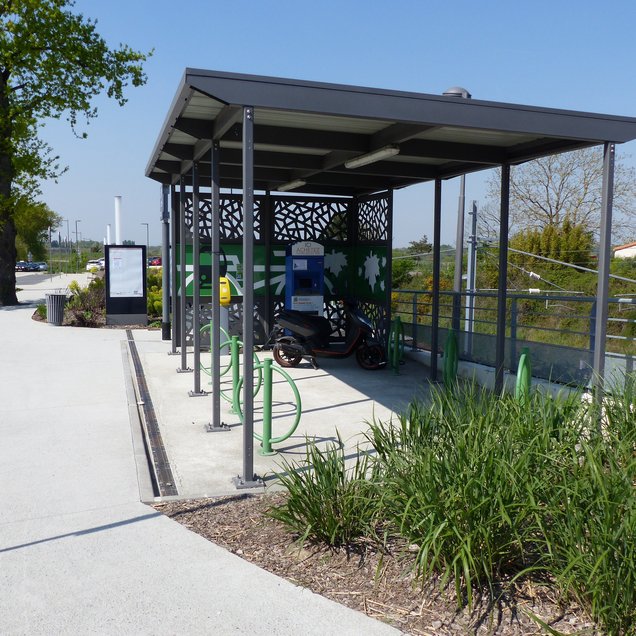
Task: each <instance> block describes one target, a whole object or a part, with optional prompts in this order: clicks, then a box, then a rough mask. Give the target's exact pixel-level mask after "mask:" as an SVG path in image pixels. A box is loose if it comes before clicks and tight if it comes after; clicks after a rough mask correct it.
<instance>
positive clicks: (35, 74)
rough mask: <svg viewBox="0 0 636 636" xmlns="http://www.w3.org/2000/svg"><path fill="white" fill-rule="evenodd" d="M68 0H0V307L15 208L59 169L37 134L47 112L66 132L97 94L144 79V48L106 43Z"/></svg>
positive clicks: (10, 292)
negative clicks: (64, 124) (61, 121)
mask: <svg viewBox="0 0 636 636" xmlns="http://www.w3.org/2000/svg"><path fill="white" fill-rule="evenodd" d="M73 5H74V3H73V1H72V0H0V305H3V304H5V305H7V304H15V303H17V298H16V295H15V273H14V267H13V265H14V263H15V258H16V247H15V239H16V228H15V213H16V210H17V208H18V202H19V201H20V200H21V199H23V198H24V197H26V198H28V199H30V200H33V198H34V196H36V195H37V194H38V193H39V190H38V183H39V180H40V179H42V178H53V177H56V176H58V175H59V174H60V173H62V172H63V171H64V168H63V167H62V166H61V164H60V163H59V158H58V157H57V156H56V155H55V154H54V153H53V151H52V149H51V148H50V147H49V146H48V145H47V144H46V143H45V142H43V141H42V140H41V139H39V137H38V128H39V126H40V125H41V122H42V121H43V120H44V119H47V118H55V119H57V118H61V117H62V116H66V118H67V120H68V122H69V124H70V126H71V128H72V129H73V131H74V133H75V134H76V135H78V136H80V137H85V136H86V133H85V132H84V131H82V130H81V129H80V128H81V126H82V125H83V124H87V123H88V122H89V121H90V120H91V119H92V118H94V117H96V116H97V109H96V107H95V106H94V99H95V97H97V96H98V95H99V94H101V93H103V92H105V93H106V94H107V96H108V97H110V98H112V99H114V100H115V101H116V102H117V103H118V104H119V105H120V106H123V105H124V104H125V102H126V99H125V97H124V92H125V89H126V88H127V87H128V86H129V85H132V86H141V85H143V84H144V83H145V81H146V76H145V74H144V72H143V68H142V65H143V62H144V61H145V60H146V58H147V54H144V53H140V52H137V51H134V50H132V49H131V48H130V47H128V46H127V45H120V46H119V47H118V48H114V49H111V48H109V47H108V45H107V43H106V42H105V40H104V39H103V38H102V37H101V36H100V35H99V34H98V33H97V28H96V21H94V20H91V19H89V18H85V17H84V16H83V15H81V14H77V13H74V12H73V11H72V8H73Z"/></svg>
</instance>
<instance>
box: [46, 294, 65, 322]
mask: <svg viewBox="0 0 636 636" xmlns="http://www.w3.org/2000/svg"><path fill="white" fill-rule="evenodd" d="M45 296H46V320H47V322H48V323H49V324H50V325H58V326H59V325H61V324H62V322H63V321H64V305H65V304H66V294H65V293H62V292H60V293H56V294H45Z"/></svg>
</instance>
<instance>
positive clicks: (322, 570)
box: [155, 493, 599, 636]
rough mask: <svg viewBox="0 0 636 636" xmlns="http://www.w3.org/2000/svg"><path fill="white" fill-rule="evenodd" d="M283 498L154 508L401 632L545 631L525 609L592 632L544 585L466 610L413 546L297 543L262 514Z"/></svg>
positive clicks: (557, 626) (569, 628)
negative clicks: (421, 575)
mask: <svg viewBox="0 0 636 636" xmlns="http://www.w3.org/2000/svg"><path fill="white" fill-rule="evenodd" d="M285 496H286V495H285V494H284V493H274V494H265V495H238V496H232V497H221V498H215V499H200V500H191V501H177V502H168V503H160V504H156V505H155V508H156V509H157V510H159V511H160V512H162V513H163V514H165V515H167V516H168V517H170V518H172V519H174V520H175V521H178V522H179V523H181V524H183V525H184V526H186V527H187V528H189V529H190V530H192V531H193V532H196V533H197V534H199V535H201V536H203V537H205V538H206V539H208V540H210V541H213V542H214V543H217V544H218V545H220V546H222V547H224V548H226V549H228V550H230V551H231V552H233V553H234V554H237V555H238V556H240V557H241V558H243V559H246V560H247V561H250V562H252V563H254V564H256V565H258V566H259V567H262V568H264V569H265V570H268V571H270V572H273V573H274V574H277V575H278V576H281V577H283V578H285V579H288V580H289V581H291V582H293V583H295V584H296V585H300V586H303V587H307V588H309V589H311V590H312V591H314V592H316V593H318V594H321V595H323V596H325V597H327V598H330V599H332V600H334V601H337V602H338V603H342V604H343V605H346V606H348V607H351V608H353V609H355V610H358V611H362V612H364V613H366V614H368V615H369V616H372V617H374V618H377V619H379V620H382V621H384V622H386V623H389V624H391V625H393V626H395V627H396V628H398V629H400V630H402V631H403V632H404V633H407V634H415V635H436V636H445V635H457V634H475V635H480V636H481V635H485V634H497V635H501V636H512V635H515V636H519V635H523V636H528V635H530V634H545V633H549V632H548V631H546V630H545V629H543V628H542V627H540V626H539V625H538V624H537V623H536V622H535V621H533V620H532V619H531V618H530V617H529V615H528V612H531V613H533V614H534V615H536V616H538V617H540V618H541V620H543V621H544V622H545V623H547V624H548V625H550V627H551V628H552V629H553V630H557V631H558V632H561V633H563V634H574V633H577V634H581V633H584V634H588V635H590V634H598V633H599V632H596V631H594V629H593V624H592V623H591V622H590V621H589V620H588V619H587V617H586V616H585V615H584V614H583V612H582V611H581V610H580V609H579V608H577V607H576V606H573V605H572V606H568V607H563V606H562V605H560V604H559V602H558V600H557V597H556V592H555V590H554V589H553V587H551V586H550V585H549V584H543V585H542V584H538V583H535V582H527V581H526V582H524V583H521V584H519V585H517V586H515V587H514V589H509V590H507V591H506V592H503V593H502V594H501V598H500V599H499V600H498V601H497V602H494V603H493V602H490V601H489V596H488V595H486V594H484V595H483V596H482V597H481V598H480V599H478V601H477V602H476V603H475V606H474V607H473V609H472V611H469V610H468V609H467V608H465V607H464V608H463V609H458V604H457V600H456V597H455V596H454V587H453V588H452V589H448V590H446V591H444V592H441V591H440V589H439V585H436V583H435V581H430V582H427V583H426V584H425V585H422V583H421V582H419V581H417V580H415V579H414V577H413V576H412V574H411V566H412V563H413V559H414V551H413V550H409V546H408V545H406V544H403V543H399V542H397V543H394V544H393V545H391V546H389V552H388V553H384V554H381V553H379V552H378V551H377V550H376V549H375V548H374V546H372V545H365V544H362V545H359V546H355V547H353V548H351V549H349V550H348V551H347V550H345V549H342V550H332V549H329V548H326V547H325V546H316V545H310V544H307V543H306V544H304V545H299V544H298V542H297V541H296V540H295V537H293V536H292V535H291V534H290V533H289V532H288V531H287V529H286V528H285V527H284V526H283V525H282V524H280V523H279V522H277V521H275V520H273V519H271V518H270V517H268V516H267V514H266V511H267V509H268V508H269V507H270V506H272V505H274V504H276V503H280V502H281V501H282V500H283V498H284V497H285Z"/></svg>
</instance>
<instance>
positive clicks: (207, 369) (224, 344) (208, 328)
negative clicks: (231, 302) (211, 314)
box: [199, 321, 231, 376]
mask: <svg viewBox="0 0 636 636" xmlns="http://www.w3.org/2000/svg"><path fill="white" fill-rule="evenodd" d="M219 330H220V331H221V333H222V334H223V335H224V336H225V340H224V341H223V342H221V344H220V346H219V350H220V351H223V348H224V347H229V346H230V336H228V334H227V331H225V329H223V327H219ZM199 331H200V333H201V334H203V333H205V332H206V331H209V332H210V333H211V332H212V321H210V322H209V323H208V324H207V325H203V327H201V329H200V330H199ZM230 365H231V363H228V364H227V365H226V366H225V368H224V369H221V376H224V375H225V374H226V373H227V372H228V371H229V370H230ZM199 366H200V367H201V371H203V373H206V374H207V375H212V347H210V366H209V367H206V366H204V365H203V362H200V363H199Z"/></svg>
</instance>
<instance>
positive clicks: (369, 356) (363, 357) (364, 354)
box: [356, 344, 386, 371]
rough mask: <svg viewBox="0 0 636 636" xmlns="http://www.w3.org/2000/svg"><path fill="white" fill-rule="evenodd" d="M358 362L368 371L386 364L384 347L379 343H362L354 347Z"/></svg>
mask: <svg viewBox="0 0 636 636" xmlns="http://www.w3.org/2000/svg"><path fill="white" fill-rule="evenodd" d="M356 360H357V361H358V364H359V365H360V366H361V367H362V368H363V369H367V370H368V371H374V370H375V369H379V368H380V367H383V366H384V365H385V364H386V360H385V358H384V348H383V347H382V346H380V345H379V344H372V345H362V346H361V347H358V349H356Z"/></svg>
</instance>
